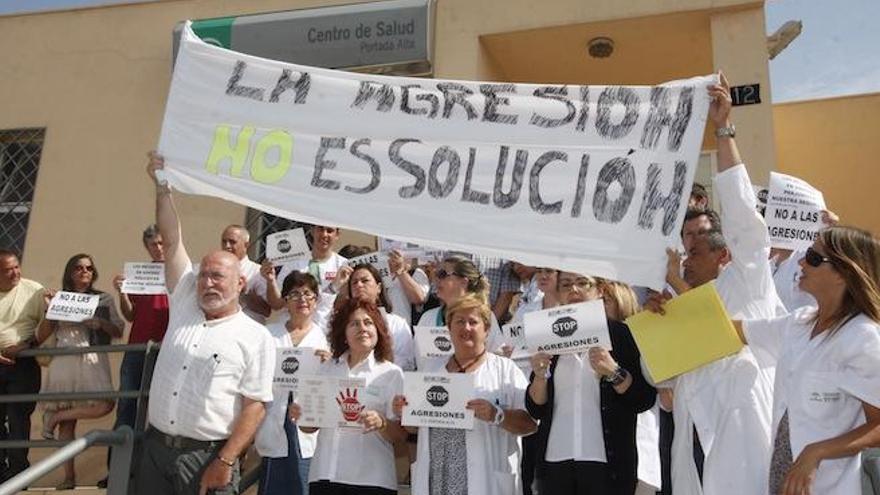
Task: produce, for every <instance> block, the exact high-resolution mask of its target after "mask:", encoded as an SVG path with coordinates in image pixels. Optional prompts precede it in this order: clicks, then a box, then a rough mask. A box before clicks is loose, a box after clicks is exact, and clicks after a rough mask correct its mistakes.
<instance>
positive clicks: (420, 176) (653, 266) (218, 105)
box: [158, 24, 717, 288]
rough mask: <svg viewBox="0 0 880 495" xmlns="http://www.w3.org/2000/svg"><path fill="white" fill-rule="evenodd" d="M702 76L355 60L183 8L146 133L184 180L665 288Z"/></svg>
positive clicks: (457, 246)
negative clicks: (252, 42) (288, 46)
mask: <svg viewBox="0 0 880 495" xmlns="http://www.w3.org/2000/svg"><path fill="white" fill-rule="evenodd" d="M715 81H717V76H715V75H712V76H705V77H695V78H692V79H687V80H682V81H674V82H669V83H666V84H663V85H659V86H580V85H537V84H513V83H484V82H468V81H449V80H441V79H419V78H405V77H387V76H379V75H372V74H358V73H351V72H341V71H334V70H328V69H318V68H314V67H306V66H299V65H292V64H287V63H282V62H276V61H272V60H267V59H262V58H258V57H253V56H250V55H245V54H241V53H236V52H233V51H230V50H226V49H223V48H218V47H215V46H212V45H209V44H207V43H204V42H202V41H201V40H199V39H198V38H197V37H196V36H195V34H193V32H192V30H191V28H190V26H189V24H187V26H186V27H185V28H184V29H183V31H182V34H181V39H180V49H179V51H178V55H177V59H176V62H175V66H174V74H173V76H172V81H171V87H170V89H169V94H168V99H167V103H166V109H165V118H164V121H163V124H162V132H161V135H160V139H159V146H158V150H159V152H160V153H161V154H162V155H164V157H165V164H166V169H165V170H166V175H167V178H168V182H169V183H170V185H171V186H173V187H174V188H175V189H177V190H179V191H182V192H184V193H190V194H203V195H209V196H216V197H220V198H224V199H227V200H230V201H234V202H237V203H241V204H245V205H247V206H249V207H252V208H255V209H258V210H261V211H265V212H267V213H271V214H273V215H278V216H282V217H285V218H296V219H297V220H300V221H303V222H308V223H313V224H318V225H336V226H339V227H342V228H347V229H354V230H360V231H365V232H369V233H371V234H375V235H379V236H383V237H389V238H392V239H397V240H400V241H407V242H414V243H416V244H419V245H424V246H433V247H435V248H438V249H445V250H458V251H465V252H470V253H475V254H479V255H485V256H492V257H501V258H506V259H513V260H517V261H520V262H522V263H524V264H526V265H531V266H552V267H557V268H560V269H565V270H570V271H574V272H578V273H589V274H592V275H597V276H603V277H607V278H611V279H615V280H623V281H625V282H628V283H632V284H634V285H646V286H651V287H655V288H661V287H662V286H663V285H664V276H665V273H666V251H665V248H666V247H667V246H673V245H675V244H676V242H677V240H678V237H679V232H680V229H681V225H682V222H683V219H684V214H685V208H686V206H687V201H688V194H689V192H690V188H691V184H692V182H693V177H694V172H695V170H696V166H697V162H698V156H699V152H700V148H701V145H702V140H703V130H704V128H705V123H706V119H707V114H708V108H709V103H710V101H709V96H708V94H707V91H706V87H707V86H708V85H709V84H711V83H714V82H715Z"/></svg>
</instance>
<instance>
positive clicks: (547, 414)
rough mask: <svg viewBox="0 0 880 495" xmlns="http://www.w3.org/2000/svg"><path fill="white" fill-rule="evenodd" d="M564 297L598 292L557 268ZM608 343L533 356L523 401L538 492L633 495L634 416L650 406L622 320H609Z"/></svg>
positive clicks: (592, 296)
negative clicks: (531, 428)
mask: <svg viewBox="0 0 880 495" xmlns="http://www.w3.org/2000/svg"><path fill="white" fill-rule="evenodd" d="M558 291H559V295H560V299H561V302H562V303H563V304H575V303H582V302H586V301H592V300H596V299H599V298H600V297H601V294H600V292H599V289H598V286H597V283H596V280H595V279H594V278H592V277H588V276H585V275H579V274H576V273H569V272H561V273H560V274H559V277H558ZM608 333H609V336H610V337H611V344H612V347H613V350H611V351H609V350H607V349H604V348H602V347H593V348H591V349H590V350H589V351H588V352H580V353H575V354H564V355H561V356H550V355H548V354H546V353H543V352H539V353H537V354H535V355H534V356H532V359H531V362H532V369H533V370H534V371H533V372H532V376H531V382H530V383H529V388H528V393H527V394H526V408H527V410H528V411H529V414H531V415H532V417H533V418H535V419H536V420H538V421H539V422H540V423H539V427H538V432H537V434H536V436H537V437H536V443H537V449H536V457H535V462H536V467H535V480H536V482H537V483H536V484H537V487H538V493H542V494H544V493H552V494H553V495H575V494H577V495H632V494H633V493H634V492H635V489H636V483H637V481H638V478H637V471H636V470H637V466H638V453H637V450H636V415H637V414H638V413H640V412H643V411H646V410H648V409H650V408H651V407H652V406H653V405H654V400H655V398H656V391H655V390H654V388H653V387H651V386H650V385H649V384H648V382H647V381H646V380H645V378H644V376H643V375H642V368H641V364H640V358H641V356H640V354H639V350H638V348H637V347H636V343H635V340H634V339H633V337H632V335H631V334H630V331H629V327H627V326H626V324H624V323H622V322H620V321H615V320H612V319H609V320H608Z"/></svg>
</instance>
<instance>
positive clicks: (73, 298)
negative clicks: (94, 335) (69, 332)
mask: <svg viewBox="0 0 880 495" xmlns="http://www.w3.org/2000/svg"><path fill="white" fill-rule="evenodd" d="M100 297H101V296H99V295H98V294H81V293H79V292H65V291H63V290H60V291H58V292H56V293H55V296H53V297H52V301H50V302H49V308H48V309H47V310H46V319H47V320H55V321H83V320H88V319H89V318H91V317H92V316H94V315H95V310H96V309H98V301H99V299H100Z"/></svg>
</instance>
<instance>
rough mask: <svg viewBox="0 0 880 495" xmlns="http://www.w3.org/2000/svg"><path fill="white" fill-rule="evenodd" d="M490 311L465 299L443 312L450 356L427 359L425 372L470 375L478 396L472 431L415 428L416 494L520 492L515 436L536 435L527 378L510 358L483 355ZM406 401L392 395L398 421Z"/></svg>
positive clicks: (511, 494) (482, 303) (502, 494)
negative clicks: (527, 401)
mask: <svg viewBox="0 0 880 495" xmlns="http://www.w3.org/2000/svg"><path fill="white" fill-rule="evenodd" d="M491 315H492V311H491V310H490V309H489V306H488V305H487V304H486V302H485V301H484V300H483V299H481V298H479V297H478V296H474V295H468V296H464V297H462V298H460V299H458V300H456V301H455V302H453V303H452V304H450V305H449V306H448V307H447V308H446V321H447V322H448V327H449V332H450V336H451V338H452V346H453V348H454V353H453V355H452V356H450V357H449V358H439V359H434V360H430V361H429V362H428V364H427V365H426V366H425V369H424V370H422V371H425V372H428V373H471V374H473V375H474V393H475V397H474V399H472V400H471V401H469V402H468V405H467V407H468V409H472V410H473V411H474V417H475V418H476V421H474V428H473V429H472V430H454V429H447V428H419V431H418V434H419V440H418V447H417V457H416V462H415V464H413V468H412V469H413V470H412V493H413V495H467V494H470V495H482V494H492V495H514V494H519V493H521V492H520V486H519V479H520V478H519V473H518V471H519V465H520V451H519V443H518V442H517V437H518V436H519V435H525V434H529V433H532V432H534V431H535V429H536V424H535V421H534V420H533V419H532V418H531V417H530V416H529V414H528V413H527V412H526V410H525V391H526V386H527V385H528V381H527V380H526V377H525V375H523V373H522V371H521V370H520V369H519V368H518V367H517V366H516V364H514V362H513V361H512V360H510V359H508V358H505V357H502V356H498V355H496V354H493V353H491V352H487V350H488V347H487V345H486V340H487V337H488V334H489V327H490V323H491ZM405 404H406V398H405V397H403V396H399V397H395V400H394V411H395V415H397V416H398V417H399V416H400V413H401V411H402V409H403V406H404V405H405Z"/></svg>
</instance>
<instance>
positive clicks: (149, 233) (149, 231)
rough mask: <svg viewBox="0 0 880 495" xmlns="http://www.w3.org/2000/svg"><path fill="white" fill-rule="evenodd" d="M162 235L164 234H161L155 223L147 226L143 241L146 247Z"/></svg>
mask: <svg viewBox="0 0 880 495" xmlns="http://www.w3.org/2000/svg"><path fill="white" fill-rule="evenodd" d="M160 235H162V233H161V232H159V226H158V225H156V224H155V223H154V224H150V225H148V226H147V228H145V229H144V235H143V238H142V239H141V240H143V242H144V246H146V245H147V241H149V240H150V239H155V238H156V237H159V236H160Z"/></svg>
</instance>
